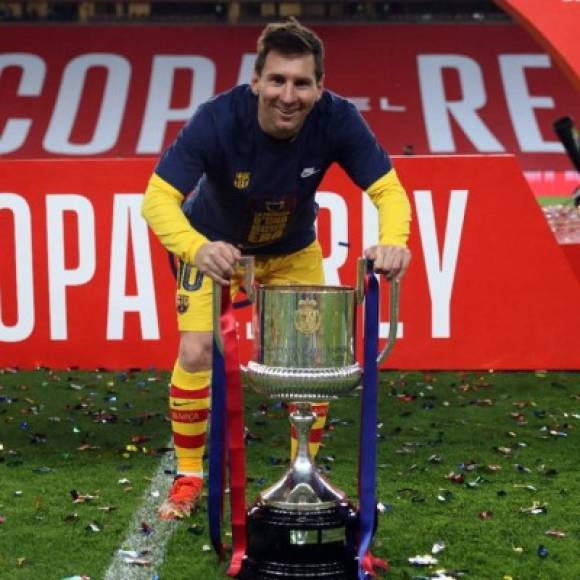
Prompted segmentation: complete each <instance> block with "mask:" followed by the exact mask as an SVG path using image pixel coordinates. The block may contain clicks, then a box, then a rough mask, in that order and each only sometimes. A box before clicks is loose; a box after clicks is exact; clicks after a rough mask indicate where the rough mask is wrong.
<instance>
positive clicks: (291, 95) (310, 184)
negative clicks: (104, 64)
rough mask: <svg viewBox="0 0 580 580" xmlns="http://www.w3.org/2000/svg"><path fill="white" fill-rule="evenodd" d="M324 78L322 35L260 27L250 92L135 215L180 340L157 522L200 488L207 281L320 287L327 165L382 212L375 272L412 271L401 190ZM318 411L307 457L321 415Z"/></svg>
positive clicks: (184, 150) (370, 253) (232, 94)
mask: <svg viewBox="0 0 580 580" xmlns="http://www.w3.org/2000/svg"><path fill="white" fill-rule="evenodd" d="M323 81H324V48H323V45H322V42H321V40H320V38H319V37H318V36H317V35H316V34H315V33H314V32H313V31H312V30H310V29H308V28H306V27H304V26H302V25H301V24H300V23H299V22H298V21H296V20H295V19H290V20H288V21H287V22H282V23H275V24H269V25H268V26H267V27H266V28H265V29H264V31H263V32H262V34H261V36H260V38H259V39H258V54H257V58H256V62H255V65H254V73H253V75H252V81H251V83H250V85H241V86H238V87H235V88H233V89H231V90H230V91H228V92H226V93H222V94H220V95H217V96H216V97H215V98H214V99H212V100H211V101H208V102H207V103H205V104H203V105H202V106H200V107H199V108H198V110H197V111H196V113H195V115H194V116H193V117H192V118H191V120H190V121H189V122H188V123H187V125H186V126H185V127H184V128H183V129H182V131H181V132H180V133H179V135H178V137H177V139H176V140H175V142H174V143H173V144H172V145H171V146H170V147H169V148H168V149H167V151H165V153H164V154H163V156H162V157H161V159H160V161H159V163H158V165H157V167H156V169H155V172H154V174H153V176H152V177H151V180H150V182H149V185H148V187H147V192H146V194H145V198H144V201H143V210H142V213H143V216H144V217H145V219H146V220H147V221H148V223H149V225H150V226H151V228H152V230H153V231H154V232H155V234H156V235H157V236H158V237H159V239H160V241H161V243H162V244H163V245H164V246H165V247H166V248H167V249H168V250H169V251H170V252H172V253H174V254H175V255H176V256H177V257H178V259H179V262H180V267H179V273H178V281H177V302H176V306H177V318H178V326H179V330H180V341H179V352H178V358H177V361H176V363H175V367H174V369H173V374H172V377H171V389H170V413H171V420H172V429H173V440H174V446H175V453H176V458H177V474H178V475H177V477H176V479H175V482H174V484H173V486H172V488H171V490H170V492H169V497H168V498H167V499H166V500H165V502H164V503H163V505H162V506H161V508H160V516H161V517H162V518H165V519H170V518H176V517H184V516H186V515H189V514H190V512H191V510H192V508H193V507H194V506H195V504H196V502H197V501H198V499H199V497H200V494H201V490H202V486H203V463H202V460H203V451H204V446H205V437H206V424H207V416H208V408H209V378H210V371H209V369H210V367H211V345H212V335H211V331H212V314H211V312H212V309H211V301H212V284H213V283H214V282H216V283H218V284H221V285H229V286H231V290H232V293H235V292H236V291H237V285H236V282H235V279H233V278H232V275H233V273H234V270H235V267H236V263H237V261H238V260H239V258H240V257H241V256H242V255H243V254H252V255H254V256H256V278H257V280H258V281H259V282H261V283H268V284H288V283H293V284H322V283H323V282H324V274H323V269H322V252H321V249H320V246H319V244H318V242H317V240H316V231H315V227H314V222H315V219H316V214H317V211H318V206H317V204H316V202H315V194H316V190H317V188H318V186H319V184H320V182H321V181H322V178H323V177H324V174H325V172H326V171H327V169H328V168H329V167H330V166H331V165H332V164H333V163H334V162H337V163H338V164H339V165H341V166H342V167H343V169H344V170H345V171H346V172H347V174H348V175H349V176H350V178H351V179H352V180H353V181H354V183H356V184H357V185H358V186H359V187H360V188H361V189H364V190H366V191H367V193H368V194H369V196H370V197H371V199H372V201H373V202H374V204H375V205H376V206H377V208H378V212H379V244H378V245H377V246H373V247H371V248H368V249H367V250H365V256H366V257H367V258H370V259H373V260H374V268H375V270H376V271H377V272H379V273H382V274H385V275H388V276H395V277H398V278H401V277H402V276H403V275H404V273H405V271H406V270H407V267H408V265H409V261H410V253H409V251H408V249H407V248H406V243H407V238H408V235H409V222H410V208H409V202H408V200H407V196H406V194H405V191H404V189H403V188H402V186H401V184H400V183H399V180H398V178H397V175H396V173H395V170H394V169H393V168H392V166H391V162H390V160H389V157H388V155H387V154H386V153H385V151H384V150H383V149H382V148H381V146H380V145H379V144H378V143H377V141H376V139H375V137H374V135H373V134H372V132H371V131H370V129H369V128H368V126H367V125H366V123H365V121H364V120H363V118H362V117H361V116H360V114H359V113H358V112H357V110H356V108H355V107H354V106H353V105H352V104H351V103H349V102H348V101H347V100H346V99H344V98H342V97H340V96H338V95H336V94H334V93H332V92H331V91H328V90H325V89H324V86H323ZM190 194H191V195H190ZM186 198H187V199H186ZM184 200H185V201H184ZM314 407H315V409H314V410H315V412H316V413H317V421H316V423H315V425H314V428H313V429H312V435H311V451H312V453H313V455H315V454H316V451H317V449H318V445H319V442H320V438H321V435H322V428H323V426H324V421H325V417H326V413H327V408H328V405H327V404H326V403H321V404H318V405H315V406H314ZM295 447H296V441H295V439H294V438H293V441H292V448H293V451H294V450H295Z"/></svg>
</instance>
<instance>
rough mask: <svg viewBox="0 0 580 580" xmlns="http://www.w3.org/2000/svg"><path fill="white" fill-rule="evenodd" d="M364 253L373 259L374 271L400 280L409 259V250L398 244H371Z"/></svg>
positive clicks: (368, 258) (391, 278)
mask: <svg viewBox="0 0 580 580" xmlns="http://www.w3.org/2000/svg"><path fill="white" fill-rule="evenodd" d="M364 254H365V258H366V259H367V260H373V261H374V271H375V272H377V274H383V275H384V276H386V277H387V278H388V279H389V280H393V279H394V280H401V279H402V278H403V276H404V275H405V272H406V271H407V268H408V267H409V262H410V261H411V252H410V251H409V250H408V249H407V248H402V247H400V246H371V247H370V248H367V249H366V250H365V252H364Z"/></svg>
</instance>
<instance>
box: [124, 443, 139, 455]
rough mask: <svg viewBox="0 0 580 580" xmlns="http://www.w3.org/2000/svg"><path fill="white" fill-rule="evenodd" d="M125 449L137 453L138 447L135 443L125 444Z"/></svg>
mask: <svg viewBox="0 0 580 580" xmlns="http://www.w3.org/2000/svg"><path fill="white" fill-rule="evenodd" d="M125 449H126V450H127V451H130V452H131V453H137V451H139V449H138V448H137V445H127V446H126V447H125Z"/></svg>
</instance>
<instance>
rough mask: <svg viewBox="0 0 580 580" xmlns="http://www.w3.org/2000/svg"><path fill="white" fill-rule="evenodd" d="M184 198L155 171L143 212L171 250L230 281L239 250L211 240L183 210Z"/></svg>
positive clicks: (212, 275)
mask: <svg viewBox="0 0 580 580" xmlns="http://www.w3.org/2000/svg"><path fill="white" fill-rule="evenodd" d="M182 202H183V194H182V193H181V192H180V191H178V190H177V189H175V187H173V186H172V185H171V184H169V183H167V181H165V180H164V179H162V178H161V177H159V176H158V175H157V174H155V173H154V174H153V175H152V176H151V179H150V180H149V184H148V186H147V191H146V192H145V197H144V198H143V204H142V206H141V215H142V216H143V217H144V218H145V220H146V221H147V223H148V224H149V227H150V228H151V229H152V230H153V232H154V233H155V235H156V236H157V237H158V238H159V241H160V242H161V243H162V244H163V246H164V247H165V248H166V249H167V250H169V251H170V252H172V253H173V254H175V255H176V256H177V257H178V258H179V259H180V260H182V261H183V262H185V263H187V264H193V265H195V266H196V267H197V268H198V269H199V270H200V271H201V272H202V273H203V274H207V275H208V276H209V277H210V278H211V279H212V280H215V281H216V282H218V283H219V284H223V285H229V281H228V279H229V278H230V277H231V276H232V275H233V273H234V268H235V263H236V261H237V260H238V259H239V258H240V252H239V250H238V249H237V248H235V247H234V246H232V245H231V244H228V243H226V242H210V241H209V240H208V239H207V238H206V237H205V236H203V235H202V234H200V233H199V232H198V231H197V230H196V229H194V228H193V227H192V225H191V224H190V223H189V220H188V219H187V218H186V217H185V215H184V213H183V211H182V210H181V204H182Z"/></svg>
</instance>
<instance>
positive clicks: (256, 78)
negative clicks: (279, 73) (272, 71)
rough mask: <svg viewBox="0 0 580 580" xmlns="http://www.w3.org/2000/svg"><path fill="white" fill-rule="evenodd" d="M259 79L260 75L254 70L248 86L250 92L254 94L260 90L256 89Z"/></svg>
mask: <svg viewBox="0 0 580 580" xmlns="http://www.w3.org/2000/svg"><path fill="white" fill-rule="evenodd" d="M259 81H260V77H259V76H258V73H257V72H256V71H254V72H253V73H252V78H251V79H250V88H251V89H252V93H254V95H256V96H257V95H258V93H259V92H260V91H259V90H258V83H259Z"/></svg>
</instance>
